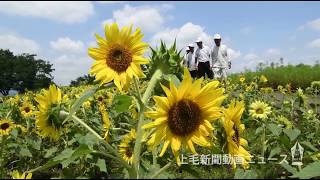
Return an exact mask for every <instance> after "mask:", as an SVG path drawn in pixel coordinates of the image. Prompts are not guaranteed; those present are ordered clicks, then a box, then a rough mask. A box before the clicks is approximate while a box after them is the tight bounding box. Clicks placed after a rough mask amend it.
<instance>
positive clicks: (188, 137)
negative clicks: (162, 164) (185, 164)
mask: <svg viewBox="0 0 320 180" xmlns="http://www.w3.org/2000/svg"><path fill="white" fill-rule="evenodd" d="M202 81H203V78H200V79H198V80H196V81H195V82H194V83H192V78H191V76H190V73H189V71H188V70H187V69H186V68H185V69H184V79H183V80H182V82H181V84H180V86H179V87H178V88H177V87H175V85H174V84H173V82H172V81H171V82H170V89H168V88H167V87H165V86H162V85H161V86H162V89H163V90H164V92H165V94H166V97H160V96H154V98H153V99H154V101H155V103H156V106H157V108H156V110H154V111H149V112H146V113H145V114H146V116H147V117H149V118H152V119H155V120H154V121H153V122H150V123H148V124H146V125H144V126H143V128H145V129H148V128H155V132H154V133H153V134H152V135H151V138H150V140H149V141H148V142H147V144H148V145H150V146H152V147H153V148H155V147H156V146H158V145H159V144H160V143H161V142H162V141H163V142H164V145H163V148H162V150H161V153H160V157H161V156H162V155H163V154H164V153H165V151H166V149H167V148H168V146H169V145H171V149H172V152H173V154H174V156H175V158H176V160H177V163H178V165H180V163H181V162H180V158H179V154H180V153H179V151H180V148H181V146H184V147H186V149H187V150H190V151H191V152H192V153H194V154H197V153H196V150H195V147H194V145H193V143H195V144H198V145H200V146H203V147H210V146H211V145H212V143H210V141H209V138H214V137H213V133H212V130H213V127H212V125H211V123H212V122H213V120H216V119H218V118H220V117H221V116H222V115H223V114H222V108H221V103H222V102H223V100H224V99H225V98H226V96H224V95H223V92H224V89H223V88H218V85H219V81H211V82H209V83H208V84H206V85H205V86H204V87H202V88H201V83H202Z"/></svg>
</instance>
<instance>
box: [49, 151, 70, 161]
mask: <svg viewBox="0 0 320 180" xmlns="http://www.w3.org/2000/svg"><path fill="white" fill-rule="evenodd" d="M73 152H74V150H72V149H70V148H67V149H65V150H63V151H62V152H61V153H60V154H59V155H58V156H56V157H55V158H53V160H54V161H59V160H64V159H68V158H70V157H71V156H72V154H73Z"/></svg>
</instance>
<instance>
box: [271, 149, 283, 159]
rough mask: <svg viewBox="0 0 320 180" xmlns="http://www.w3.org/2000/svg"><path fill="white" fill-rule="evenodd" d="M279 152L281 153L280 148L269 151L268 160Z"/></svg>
mask: <svg viewBox="0 0 320 180" xmlns="http://www.w3.org/2000/svg"><path fill="white" fill-rule="evenodd" d="M280 152H281V148H280V147H276V148H273V149H272V150H271V151H270V154H269V157H268V158H272V157H273V156H274V155H276V154H279V153H280Z"/></svg>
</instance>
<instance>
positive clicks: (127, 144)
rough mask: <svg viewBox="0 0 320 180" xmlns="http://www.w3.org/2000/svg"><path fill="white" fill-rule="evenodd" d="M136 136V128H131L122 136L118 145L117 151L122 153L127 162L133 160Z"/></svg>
mask: <svg viewBox="0 0 320 180" xmlns="http://www.w3.org/2000/svg"><path fill="white" fill-rule="evenodd" d="M136 137H137V135H136V130H135V129H131V131H130V132H129V133H128V134H126V135H125V136H124V137H123V139H122V141H121V143H120V145H119V152H120V154H121V155H122V158H123V159H124V160H126V161H127V162H128V164H132V161H133V150H134V144H135V140H136Z"/></svg>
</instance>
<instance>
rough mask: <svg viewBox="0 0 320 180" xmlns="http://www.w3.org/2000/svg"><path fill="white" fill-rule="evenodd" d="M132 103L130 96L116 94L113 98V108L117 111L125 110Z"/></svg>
mask: <svg viewBox="0 0 320 180" xmlns="http://www.w3.org/2000/svg"><path fill="white" fill-rule="evenodd" d="M131 103H132V98H131V96H128V95H116V96H115V97H114V98H113V104H114V109H115V111H116V112H117V113H121V112H127V111H128V109H129V107H130V105H131Z"/></svg>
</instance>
